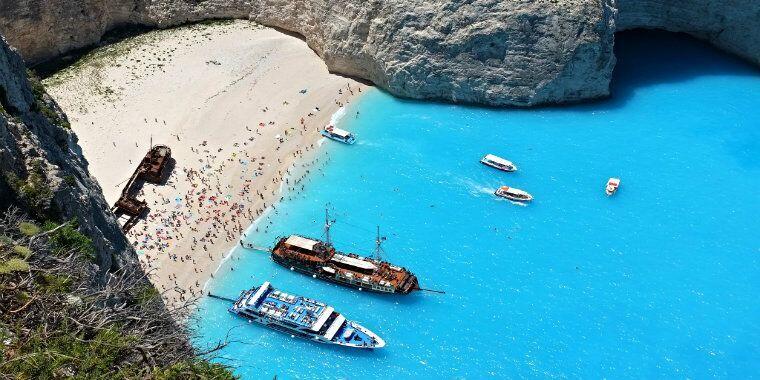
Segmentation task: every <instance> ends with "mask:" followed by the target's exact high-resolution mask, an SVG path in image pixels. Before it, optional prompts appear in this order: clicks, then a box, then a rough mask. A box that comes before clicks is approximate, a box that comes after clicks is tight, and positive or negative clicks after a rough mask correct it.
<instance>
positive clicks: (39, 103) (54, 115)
mask: <svg viewBox="0 0 760 380" xmlns="http://www.w3.org/2000/svg"><path fill="white" fill-rule="evenodd" d="M26 74H27V77H29V84H30V85H31V86H32V94H33V95H34V100H35V103H34V107H33V109H32V110H33V111H39V112H40V113H41V114H42V116H45V118H46V119H48V121H50V122H51V123H52V124H55V125H58V126H60V127H62V128H65V129H71V124H70V123H69V122H68V121H67V120H66V119H65V118H64V117H63V116H62V115H61V114H59V113H58V112H56V111H54V110H53V109H52V108H50V106H49V105H48V103H47V101H46V100H45V95H46V94H47V92H46V91H45V85H43V84H42V81H41V80H40V78H39V77H38V76H37V74H36V73H35V72H34V71H32V70H29V69H27V70H26Z"/></svg>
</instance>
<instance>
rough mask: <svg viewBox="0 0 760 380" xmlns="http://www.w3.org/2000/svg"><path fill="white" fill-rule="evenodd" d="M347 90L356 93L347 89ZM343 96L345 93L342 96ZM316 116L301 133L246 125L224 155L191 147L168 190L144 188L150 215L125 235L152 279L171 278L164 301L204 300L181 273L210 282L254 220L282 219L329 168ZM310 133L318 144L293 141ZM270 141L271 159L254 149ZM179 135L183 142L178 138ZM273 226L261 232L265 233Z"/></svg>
mask: <svg viewBox="0 0 760 380" xmlns="http://www.w3.org/2000/svg"><path fill="white" fill-rule="evenodd" d="M347 91H350V92H351V93H352V94H353V89H352V88H351V87H350V85H349V86H347ZM358 91H361V90H360V89H359V90H358ZM342 93H343V90H340V91H339V95H342ZM336 102H339V100H338V99H336ZM339 103H340V106H341V107H342V106H343V103H342V102H339ZM336 104H338V103H336ZM266 109H267V110H269V109H268V108H266ZM318 112H320V109H319V108H318V107H314V109H313V110H311V112H309V114H307V115H305V116H303V117H301V118H300V121H299V123H298V126H297V127H288V126H287V125H283V126H280V125H278V123H276V122H275V121H266V122H260V123H258V125H256V126H245V131H246V133H245V135H246V136H245V137H244V138H242V139H241V140H240V141H236V142H234V143H232V145H231V146H228V147H227V148H225V147H216V146H214V147H212V146H210V144H209V143H208V142H207V141H202V142H199V143H197V144H195V145H194V146H191V147H190V152H191V153H192V155H193V156H194V158H193V159H192V160H190V161H185V160H183V161H185V162H179V163H178V164H179V165H178V167H177V168H175V169H174V171H173V172H172V173H171V175H170V176H169V178H168V180H167V182H166V184H165V185H151V184H145V186H144V187H143V190H142V193H141V194H140V195H139V196H138V198H140V199H146V201H147V202H148V206H149V208H150V212H149V213H148V215H147V217H146V218H145V219H144V220H142V221H140V222H138V224H137V225H135V227H133V228H132V229H131V230H130V231H129V232H128V234H127V236H128V237H129V239H130V241H131V242H132V244H133V245H134V247H135V250H136V251H137V252H138V255H139V256H140V258H141V263H142V264H143V266H144V268H145V269H146V271H148V272H149V273H154V274H155V272H156V271H157V270H161V272H162V273H161V274H160V275H161V276H166V277H167V278H168V280H169V281H163V282H159V283H160V290H161V291H163V292H169V293H168V296H165V299H166V300H167V301H168V300H171V301H172V302H176V303H180V302H183V301H187V300H190V299H194V298H197V297H199V296H201V295H202V294H203V293H202V289H203V286H204V283H203V281H198V280H195V282H194V283H192V284H188V283H187V282H188V281H187V279H185V281H184V282H183V281H182V277H187V276H186V274H183V273H185V272H189V271H192V272H193V273H195V274H201V273H203V274H204V275H195V276H191V277H190V278H193V279H197V278H208V277H213V272H214V270H216V268H217V266H218V265H219V262H221V260H223V259H224V256H225V255H226V254H227V252H228V251H229V250H230V248H232V246H234V245H235V244H237V243H238V239H239V238H240V236H241V235H242V234H243V232H244V231H245V229H246V228H248V226H249V225H250V224H251V223H252V222H253V221H254V220H255V219H257V218H258V217H260V216H261V215H262V214H264V212H265V211H266V210H267V208H271V209H273V210H274V213H277V210H276V202H277V201H281V200H283V197H285V196H288V197H292V196H294V195H297V194H298V193H300V192H302V191H304V190H305V184H304V181H305V180H307V178H308V175H309V174H310V173H311V172H312V170H314V169H315V168H314V166H315V164H318V163H322V164H323V163H325V162H326V161H327V159H326V157H325V156H326V153H325V155H324V156H322V157H320V156H319V155H317V154H316V148H317V145H316V144H314V143H312V142H310V140H311V141H316V140H317V136H318V134H319V131H320V129H321V128H323V127H324V126H314V125H310V124H311V123H309V119H310V118H311V117H315V116H316V114H317V113H318ZM307 134H312V135H313V137H309V139H308V140H306V141H303V139H302V138H297V139H296V138H292V137H295V136H296V135H298V136H304V135H307ZM272 135H274V136H273V137H274V140H275V143H274V149H273V150H272V147H271V146H269V145H264V146H263V147H269V150H270V153H273V155H272V154H269V156H267V155H266V154H264V153H263V152H262V149H257V145H259V141H260V139H264V138H271V137H270V136H272ZM175 136H176V138H177V140H178V141H183V140H180V135H179V134H177V135H175ZM183 142H184V141H183ZM263 147H262V148H263ZM263 150H266V149H263ZM316 170H321V168H317V169H316ZM283 194H287V195H283ZM278 195H279V197H278ZM269 223H270V224H271V222H269ZM268 226H269V224H265V225H263V226H261V227H260V228H263V229H264V231H263V232H268ZM258 228H259V227H257V228H256V230H257V231H258ZM220 247H221V248H220ZM168 260H171V261H168ZM230 270H234V267H232V266H231V267H230ZM178 275H179V276H180V278H178ZM206 275H207V276H206ZM166 283H169V284H171V285H170V286H167V285H165V284H166ZM183 285H184V286H183ZM172 292H173V293H172Z"/></svg>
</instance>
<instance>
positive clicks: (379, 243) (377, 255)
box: [374, 226, 387, 261]
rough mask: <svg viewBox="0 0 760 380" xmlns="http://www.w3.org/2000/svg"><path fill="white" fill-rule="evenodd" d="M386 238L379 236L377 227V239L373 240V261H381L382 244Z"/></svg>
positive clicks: (383, 252)
mask: <svg viewBox="0 0 760 380" xmlns="http://www.w3.org/2000/svg"><path fill="white" fill-rule="evenodd" d="M386 239H387V238H386V237H385V236H380V226H377V237H376V238H375V254H374V256H375V260H377V261H383V255H384V254H385V251H383V242H384V241H385V240H386Z"/></svg>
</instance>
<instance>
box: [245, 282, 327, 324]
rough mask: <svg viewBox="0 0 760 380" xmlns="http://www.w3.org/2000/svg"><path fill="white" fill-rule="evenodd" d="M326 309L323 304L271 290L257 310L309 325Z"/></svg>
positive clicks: (270, 315) (271, 315)
mask: <svg viewBox="0 0 760 380" xmlns="http://www.w3.org/2000/svg"><path fill="white" fill-rule="evenodd" d="M326 309H328V307H327V305H325V304H322V303H318V302H316V301H313V300H310V299H307V298H304V297H301V296H295V295H292V294H287V293H284V292H281V291H279V290H273V291H270V292H269V293H268V294H267V295H266V297H265V298H264V300H263V302H261V304H260V306H259V307H258V309H257V310H258V311H259V312H260V313H262V314H265V315H268V316H269V317H271V318H275V319H278V320H282V321H287V322H290V323H292V324H295V325H298V326H300V327H311V326H312V325H314V323H315V322H317V320H318V319H319V318H320V316H322V315H323V314H324V312H325V311H326ZM330 312H332V310H330Z"/></svg>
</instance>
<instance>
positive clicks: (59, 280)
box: [38, 273, 73, 294]
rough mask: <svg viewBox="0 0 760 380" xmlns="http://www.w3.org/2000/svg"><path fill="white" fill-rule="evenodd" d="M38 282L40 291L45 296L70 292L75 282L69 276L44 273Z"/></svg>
mask: <svg viewBox="0 0 760 380" xmlns="http://www.w3.org/2000/svg"><path fill="white" fill-rule="evenodd" d="M38 280H39V282H38V283H39V285H40V289H41V290H42V292H43V293H45V294H55V293H64V292H68V291H69V290H70V289H71V284H72V282H73V281H72V280H71V277H69V276H66V275H61V274H50V273H42V274H41V275H40V277H39V279H38Z"/></svg>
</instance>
